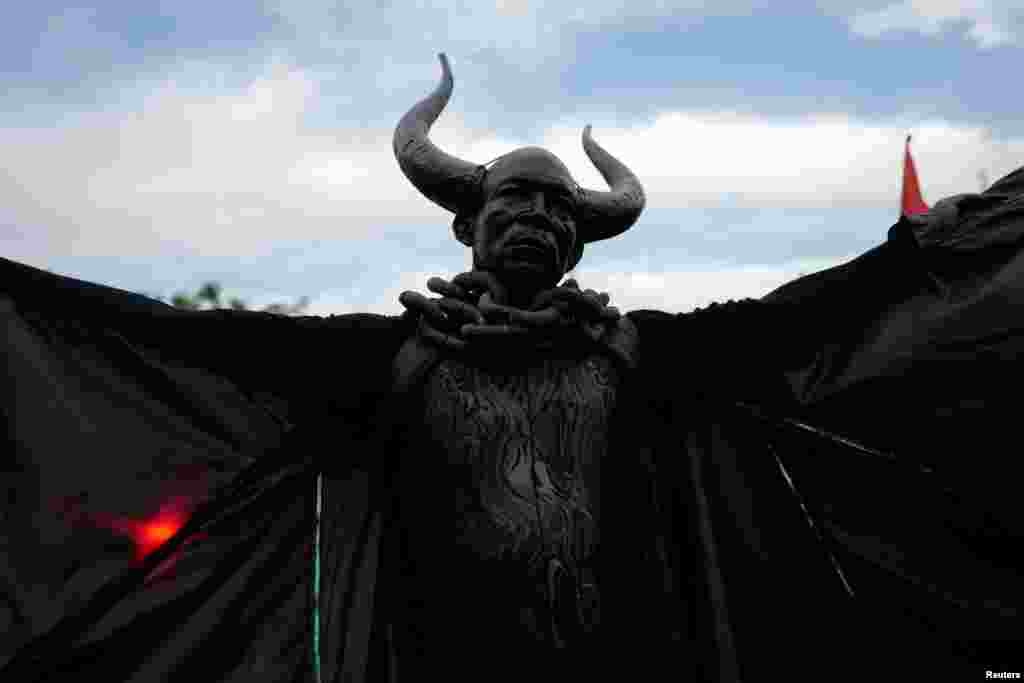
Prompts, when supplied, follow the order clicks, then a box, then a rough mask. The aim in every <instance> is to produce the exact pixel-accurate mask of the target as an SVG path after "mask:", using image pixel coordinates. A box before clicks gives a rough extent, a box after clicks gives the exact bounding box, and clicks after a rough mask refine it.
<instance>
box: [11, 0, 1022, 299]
mask: <svg viewBox="0 0 1024 683" xmlns="http://www.w3.org/2000/svg"><path fill="white" fill-rule="evenodd" d="M1021 7H1022V5H1021V4H1020V2H1019V0H879V1H876V2H852V1H846V0H817V1H812V0H775V1H773V2H767V1H764V2H757V1H755V0H664V1H660V2H655V1H653V0H629V1H628V2H627V0H588V2H587V3H580V4H572V3H568V2H565V0H558V1H556V0H490V1H487V0H473V1H469V0H464V1H461V2H440V1H437V0H418V1H415V2H413V1H412V0H406V1H404V2H394V3H388V2H383V1H381V0H378V1H377V2H373V3H370V2H366V3H364V2H362V1H361V0H351V1H349V2H344V3H341V2H335V1H333V0H308V1H303V0H287V1H286V0H266V1H265V2H258V1H256V0H244V1H243V0H219V1H218V2H209V1H205V2H201V3H200V2H195V1H194V0H139V1H137V2H129V1H128V0H120V1H113V0H110V1H107V2H100V3H98V4H95V3H94V4H93V7H81V6H74V5H70V4H63V3H60V4H58V3H53V2H50V0H38V1H36V2H29V3H15V4H14V5H12V6H11V7H8V8H6V9H5V11H4V21H3V22H2V23H0V79H2V83H3V86H4V87H3V88H2V89H0V98H2V99H3V102H2V106H0V255H2V256H4V257H6V258H10V259H14V260H17V261H22V262H24V263H28V264H30V265H33V266H37V267H41V268H46V269H49V270H53V271H56V272H59V273H63V274H66V275H71V276H74V277H79V278H84V279H88V280H93V281H98V282H103V283H106V284H111V285H114V286H117V287H121V288H124V289H129V290H133V291H141V292H146V293H154V294H165V295H166V294H170V293H172V292H173V291H176V290H182V289H195V288H196V287H197V286H198V285H199V284H200V283H201V282H203V281H205V280H211V279H212V280H217V281H220V282H221V283H222V284H223V285H224V288H225V290H226V291H227V292H228V293H230V294H233V295H238V296H241V297H243V298H246V299H248V300H250V301H251V302H253V303H269V302H272V301H286V300H294V299H297V298H298V297H300V296H303V295H306V296H309V297H311V299H312V306H311V312H314V313H317V314H328V313H344V312H349V311H359V310H365V311H377V312H382V313H398V312H400V311H401V307H400V306H399V304H398V303H397V300H396V299H397V296H398V293H399V292H400V291H402V290H403V289H420V290H425V282H426V279H427V278H428V277H430V276H431V275H442V276H450V275H453V274H455V273H458V272H460V271H462V270H465V269H466V266H467V264H468V263H469V254H468V251H467V250H466V249H465V248H464V247H462V246H461V245H459V244H458V243H457V242H455V241H454V239H453V238H452V237H451V230H450V222H451V217H450V215H448V214H447V213H445V212H444V211H443V210H442V209H440V208H438V207H436V206H434V205H432V204H431V203H429V202H428V201H427V200H426V199H424V198H423V197H421V196H420V195H419V194H418V193H417V192H416V191H415V190H414V189H413V188H412V187H411V186H410V185H409V183H408V182H407V181H406V180H405V178H404V177H403V176H402V175H401V173H400V171H399V170H398V167H397V164H396V163H395V160H394V157H393V156H392V152H391V134H392V131H393V129H394V125H395V123H396V122H397V121H398V119H399V117H400V116H401V115H402V113H404V111H405V110H406V109H407V108H408V107H409V106H410V105H412V104H413V103H414V102H416V101H417V100H418V99H420V98H422V97H423V96H425V95H426V94H427V93H429V92H430V91H431V90H432V89H433V88H434V87H435V86H436V84H437V81H438V78H439V76H440V67H439V65H438V62H437V56H436V55H437V53H438V52H440V51H444V52H446V53H447V54H448V55H449V57H450V59H451V64H452V69H453V71H454V75H455V93H454V96H453V98H452V101H451V103H450V105H449V107H448V109H447V110H446V111H445V112H444V114H443V115H442V116H441V118H440V120H439V121H438V123H437V125H436V126H435V128H434V132H433V138H434V140H435V142H437V143H438V144H439V145H440V146H442V147H443V148H444V149H446V150H447V151H449V152H450V153H453V154H456V155H458V156H461V157H463V158H465V159H468V160H471V161H475V162H486V161H489V160H490V159H492V158H494V157H496V156H498V155H499V154H501V153H503V152H506V151H509V150H512V149H515V148H516V147H519V146H524V145H542V146H546V147H548V148H549V149H551V150H552V151H554V152H555V153H556V154H558V155H559V156H560V157H561V158H562V159H563V160H564V161H565V162H566V163H567V164H568V166H569V167H570V168H571V169H572V171H573V173H574V174H575V175H576V178H577V180H578V181H579V182H580V183H581V184H583V185H586V186H591V187H595V188H601V189H603V188H604V186H603V185H602V183H601V179H600V176H599V175H598V174H597V172H596V171H595V170H594V169H593V168H592V167H591V166H590V165H589V163H588V161H587V159H586V157H585V156H584V154H583V152H582V149H581V147H580V131H581V129H582V128H583V126H584V125H585V124H587V123H591V124H593V126H594V136H595V138H596V139H597V140H598V141H600V142H601V143H602V144H603V145H604V146H605V147H606V148H607V149H608V150H609V151H611V152H612V153H613V154H615V155H617V156H618V157H619V158H620V159H622V160H623V161H625V162H626V163H627V164H628V165H630V166H631V167H632V168H633V169H634V171H635V172H636V173H637V175H638V176H639V177H640V179H641V180H642V181H643V182H644V185H645V187H646V188H647V194H648V208H647V210H646V211H645V212H644V214H643V216H642V217H641V218H640V220H639V222H638V223H637V224H636V225H635V226H634V228H633V229H632V230H631V231H630V232H628V233H627V234H625V235H624V236H622V237H620V238H617V239H614V240H610V241H607V242H602V243H599V244H595V245H592V246H591V247H589V248H588V250H587V253H586V254H585V255H584V260H583V263H582V264H581V266H580V267H579V268H578V270H577V274H578V276H579V278H580V280H581V282H582V283H583V284H584V286H586V287H593V288H595V289H599V290H606V291H608V292H609V293H610V294H611V296H612V300H613V303H615V304H617V305H619V306H620V307H621V308H623V309H624V310H630V309H635V308H661V309H664V310H679V311H684V310H690V309H692V308H693V307H695V306H703V305H705V304H706V303H708V302H709V301H714V300H723V299H728V298H737V297H743V296H760V295H763V294H765V293H767V292H768V291H770V290H771V289H773V288H775V287H776V286H778V285H780V284H782V283H783V282H785V281H787V280H789V279H792V278H793V277H795V276H797V275H799V274H802V273H807V272H811V271H814V270H818V269H821V268H825V267H828V266H831V265H834V264H836V263H840V262H842V261H844V260H847V259H849V258H851V257H853V256H855V255H857V254H859V253H861V252H863V251H865V250H867V249H869V248H871V247H872V246H874V245H876V244H878V243H879V242H881V241H882V240H884V239H885V234H886V230H887V229H888V228H889V226H890V225H891V224H892V223H893V222H894V221H895V219H896V218H897V214H898V198H899V188H900V172H901V162H902V154H903V139H904V136H905V135H906V134H907V133H913V134H914V142H913V151H914V155H915V158H916V161H917V165H918V171H919V173H920V176H921V182H922V187H923V191H924V195H925V199H926V200H927V201H928V202H931V203H934V201H936V200H937V199H939V198H941V197H943V196H947V195H951V194H956V193H960V192H970V191H975V190H977V189H978V187H979V184H980V183H981V182H982V180H981V178H982V177H984V176H987V177H988V178H989V179H990V180H993V181H994V180H996V179H997V178H998V177H1000V176H1002V175H1004V174H1005V173H1007V172H1009V171H1011V170H1013V169H1014V168H1017V167H1018V166H1021V165H1024V119H1022V117H1021V116H1020V112H1021V111H1022V110H1024V88H1022V87H1021V79H1020V67H1019V65H1020V64H1022V63H1024V9H1021ZM1015 65H1016V66H1015Z"/></svg>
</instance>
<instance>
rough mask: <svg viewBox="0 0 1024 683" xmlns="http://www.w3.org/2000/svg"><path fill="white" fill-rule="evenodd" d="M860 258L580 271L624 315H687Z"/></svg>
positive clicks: (586, 285) (582, 279)
mask: <svg viewBox="0 0 1024 683" xmlns="http://www.w3.org/2000/svg"><path fill="white" fill-rule="evenodd" d="M855 256H856V254H850V255H847V256H843V257H840V258H836V259H827V260H825V259H818V260H808V261H794V262H790V263H785V264H781V265H771V266H758V265H750V266H742V267H723V268H717V267H713V266H709V267H707V268H704V269H694V270H684V271H668V272H659V273H652V272H635V271H631V270H630V269H629V264H623V268H622V269H621V270H591V269H588V268H586V267H585V266H586V264H581V267H580V268H578V269H577V271H576V273H577V274H578V279H579V282H580V286H581V287H583V288H584V289H594V290H597V291H599V292H608V294H609V296H610V297H611V299H612V300H611V304H612V305H613V306H616V307H618V308H619V309H620V310H622V311H635V310H639V309H654V310H660V311H669V312H676V313H685V312H687V311H691V310H693V309H694V308H698V307H704V306H707V305H708V304H710V303H712V302H715V301H718V302H722V301H728V300H730V299H744V298H757V297H762V296H764V295H766V294H768V293H769V292H771V291H772V290H774V289H776V288H778V287H780V286H782V285H784V284H785V283H787V282H789V281H791V280H793V279H795V278H797V277H800V276H801V275H807V274H809V273H814V272H817V271H819V270H823V269H825V268H831V267H832V266H835V265H838V264H840V263H844V262H845V261H848V260H850V259H852V258H854V257H855Z"/></svg>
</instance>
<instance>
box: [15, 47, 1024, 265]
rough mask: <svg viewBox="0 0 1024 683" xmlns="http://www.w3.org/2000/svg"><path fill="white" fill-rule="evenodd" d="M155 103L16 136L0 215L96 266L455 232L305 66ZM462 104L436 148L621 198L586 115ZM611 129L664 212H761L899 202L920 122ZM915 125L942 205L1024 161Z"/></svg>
mask: <svg viewBox="0 0 1024 683" xmlns="http://www.w3.org/2000/svg"><path fill="white" fill-rule="evenodd" d="M211 80H216V79H211ZM151 92H152V94H151V96H150V97H149V98H148V100H147V102H146V104H145V105H144V106H143V107H141V108H140V109H139V110H137V111H133V112H128V113H113V112H110V113H107V112H100V113H96V114H93V115H89V116H85V117H80V118H78V119H76V120H74V121H72V122H70V123H68V124H66V125H64V126H62V127H48V128H36V129H13V128H7V129H0V151H2V154H0V195H2V196H3V197H4V202H3V204H2V206H0V219H3V220H5V221H6V222H7V223H8V224H10V225H14V226H20V227H22V228H28V230H26V231H25V233H26V234H25V239H26V240H28V241H29V242H30V243H31V245H34V248H35V251H40V250H57V251H59V252H62V253H72V252H73V253H75V254H78V255H82V256H86V255H89V254H109V253H122V254H126V255H128V254H133V253H154V252H155V251H156V250H158V249H160V248H161V245H163V244H166V243H167V242H173V243H177V244H179V245H184V246H185V247H187V248H190V249H193V250H195V251H198V252H202V253H210V254H214V253H215V254H232V253H235V254H237V253H246V252H247V251H252V250H263V249H265V248H267V247H268V245H271V244H273V243H274V242H275V241H279V240H282V239H288V240H297V241H302V240H313V239H329V240H344V239H346V238H349V237H356V236H359V237H365V236H367V235H372V234H373V231H374V230H375V229H376V228H379V226H381V225H384V224H388V223H392V224H394V223H404V224H406V225H408V224H414V223H421V224H426V223H437V224H441V225H446V224H447V223H448V222H449V220H450V216H449V215H448V214H446V213H445V212H444V211H442V210H440V209H438V208H437V207H434V206H433V205H431V204H430V203H429V202H428V201H427V200H425V199H424V198H423V197H422V196H420V195H419V194H418V193H417V192H416V190H415V189H414V188H412V187H411V186H410V184H409V183H408V181H407V180H406V179H405V178H404V176H402V174H401V172H400V171H399V170H398V167H397V164H396V162H395V160H394V157H393V155H392V151H391V135H392V130H393V129H392V126H393V125H394V124H393V123H392V122H390V121H389V122H384V123H382V124H381V125H380V126H379V127H376V128H341V129H336V130H333V131H325V130H323V129H312V128H310V127H308V126H307V125H306V124H305V123H304V116H305V115H306V114H308V113H310V112H312V111H315V110H316V109H317V108H318V107H321V106H324V105H323V103H322V100H321V99H320V97H319V91H318V81H317V80H316V79H315V78H314V77H312V76H311V75H310V74H308V73H306V72H303V71H302V70H298V69H294V68H290V67H289V66H287V65H285V64H280V63H278V64H273V65H271V66H270V67H268V69H267V71H266V73H265V74H264V75H263V76H262V77H261V78H258V79H256V80H254V81H252V82H251V83H250V84H249V85H248V86H247V87H245V88H243V89H240V90H236V91H225V90H223V89H220V90H213V91H210V90H194V89H189V88H185V87H184V86H181V85H180V84H178V83H177V82H176V81H174V80H173V79H171V80H168V81H166V82H162V83H159V84H156V85H154V86H153V87H152V88H151ZM456 99H457V98H456ZM459 107H460V103H458V102H453V103H452V104H451V106H450V108H449V110H448V111H446V112H445V113H444V114H443V115H442V117H441V119H440V120H439V122H438V124H437V126H436V128H435V133H434V140H435V142H437V143H438V144H439V145H440V146H441V147H442V148H444V149H446V150H447V151H448V152H449V153H452V154H455V155H458V156H461V157H463V158H466V159H469V160H473V161H477V162H480V163H483V162H486V161H489V160H491V159H493V158H494V157H496V156H498V155H500V154H502V153H504V152H506V151H509V150H511V149H514V148H516V147H519V146H523V145H530V144H542V145H544V146H547V147H548V148H550V149H551V150H552V151H554V152H555V153H556V154H558V155H559V156H561V157H562V158H563V159H564V160H565V161H566V163H567V164H568V165H569V167H570V168H571V169H572V170H573V172H574V173H575V174H576V177H577V179H578V180H579V181H580V182H581V183H582V184H584V185H587V186H591V187H595V188H603V187H604V185H603V183H602V181H601V178H600V176H599V175H598V173H597V171H596V170H595V169H594V168H593V167H592V166H591V165H590V163H589V161H588V160H587V159H586V157H585V156H584V154H583V152H582V148H581V145H580V137H579V136H580V129H581V128H582V126H583V124H584V123H586V122H585V121H582V120H580V121H561V122H557V123H552V125H550V126H549V127H548V129H547V132H546V133H545V134H543V135H542V136H541V138H540V139H534V140H518V139H507V138H498V137H495V136H493V135H491V134H489V133H487V132H485V131H483V130H482V129H481V128H480V127H479V126H481V125H483V124H485V123H486V120H487V119H486V113H484V114H477V115H474V116H473V119H474V120H473V121H470V122H466V121H464V120H463V115H462V110H460V108H459ZM467 123H471V124H472V125H467ZM595 123H596V124H597V125H596V127H595V130H594V134H595V137H596V139H597V140H598V141H600V142H601V143H602V144H603V145H604V146H605V147H606V148H607V149H609V151H611V152H612V153H613V154H615V155H617V156H619V157H620V158H622V159H623V160H624V161H625V162H626V163H628V164H629V165H630V166H631V167H632V168H633V169H634V170H635V171H636V173H637V175H638V176H639V177H640V178H641V180H642V181H643V182H644V184H645V187H646V188H647V190H648V205H649V206H650V207H658V208H675V207H686V206H694V205H701V204H720V203H721V202H722V201H723V199H724V198H729V200H730V201H735V202H738V203H741V204H747V205H752V206H769V205H772V206H789V207H802V206H842V205H850V204H857V205H878V206H892V205H894V204H895V202H896V201H897V197H898V192H899V181H900V169H901V161H902V150H903V145H902V143H903V136H904V134H905V132H906V131H907V130H908V129H909V128H911V125H910V121H909V120H908V121H907V122H898V123H892V124H879V123H867V122H862V121H857V120H854V119H851V118H849V117H847V116H843V115H835V114H810V115H808V116H806V117H804V118H801V119H793V120H785V121H780V120H773V119H766V118H762V117H758V116H754V115H747V114H743V115H741V114H734V113H729V112H694V111H682V112H666V113H663V114H661V115H660V116H658V117H656V119H655V120H654V121H653V123H650V124H642V125H641V124H638V125H635V126H632V127H629V128H615V127H611V126H603V125H602V124H601V122H600V121H596V122H595ZM914 123H916V124H917V125H914V126H912V127H913V129H914V133H915V142H914V153H915V157H916V160H917V164H918V171H919V173H920V176H921V180H922V184H923V188H924V192H925V196H926V199H927V200H929V201H932V202H934V201H935V200H937V199H939V198H941V197H943V196H947V195H951V194H956V193H960V192H965V191H972V190H974V189H976V187H977V175H978V173H979V171H982V170H984V171H986V172H987V173H988V175H989V176H990V177H991V178H992V179H993V180H994V179H996V178H998V177H1000V176H1001V175H1003V174H1005V173H1006V172H1009V171H1010V170H1012V169H1014V168H1016V167H1017V166H1019V165H1020V164H1021V162H1022V160H1024V140H1020V139H1017V140H995V139H992V138H991V137H990V136H989V134H988V132H987V131H986V130H985V129H984V128H981V127H970V126H962V125H954V124H950V123H946V122H942V121H932V122H925V123H919V122H914ZM641 220H643V219H641ZM25 251H26V252H28V251H31V249H29V245H26V249H25Z"/></svg>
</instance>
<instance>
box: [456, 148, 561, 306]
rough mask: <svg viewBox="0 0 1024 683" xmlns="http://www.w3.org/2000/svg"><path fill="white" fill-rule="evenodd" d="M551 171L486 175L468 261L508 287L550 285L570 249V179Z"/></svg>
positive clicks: (522, 171)
mask: <svg viewBox="0 0 1024 683" xmlns="http://www.w3.org/2000/svg"><path fill="white" fill-rule="evenodd" d="M537 166H542V164H537ZM552 170H554V169H550V168H542V167H541V168H535V169H532V170H531V169H529V168H526V169H519V170H517V171H515V172H508V173H502V174H500V176H496V177H494V178H493V179H492V178H489V179H488V180H489V181H491V182H488V183H487V188H486V191H487V195H486V196H487V199H486V201H485V203H484V205H483V207H482V208H481V210H480V213H479V214H478V216H477V220H476V225H475V230H474V236H473V237H474V242H473V252H474V263H475V265H476V267H477V268H481V269H485V270H489V271H492V272H494V273H495V274H497V275H498V276H499V277H500V278H501V279H502V280H504V281H506V282H507V283H508V285H510V286H512V287H516V286H523V287H526V288H530V289H533V288H537V289H540V288H546V287H553V286H554V285H556V284H557V283H558V281H559V280H560V279H561V277H562V275H564V274H565V272H566V270H567V268H568V263H569V259H570V257H571V256H572V254H573V251H574V250H575V249H576V239H577V235H576V220H575V214H576V204H575V195H574V194H573V189H574V188H573V184H572V182H571V179H568V178H565V177H561V175H562V174H557V172H556V173H552V172H551V171H552ZM545 171H546V172H545Z"/></svg>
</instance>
